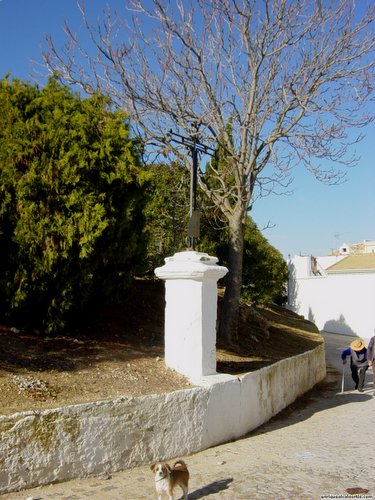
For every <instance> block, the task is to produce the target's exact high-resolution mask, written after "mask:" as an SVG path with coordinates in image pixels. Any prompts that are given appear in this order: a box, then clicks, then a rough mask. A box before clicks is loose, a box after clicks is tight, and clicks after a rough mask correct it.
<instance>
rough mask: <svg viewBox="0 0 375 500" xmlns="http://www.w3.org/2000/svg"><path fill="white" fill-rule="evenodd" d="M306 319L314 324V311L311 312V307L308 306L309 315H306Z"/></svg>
mask: <svg viewBox="0 0 375 500" xmlns="http://www.w3.org/2000/svg"><path fill="white" fill-rule="evenodd" d="M307 319H308V320H309V321H311V323H314V325H315V316H314V313H313V312H312V309H311V307H309V316H308V318H307Z"/></svg>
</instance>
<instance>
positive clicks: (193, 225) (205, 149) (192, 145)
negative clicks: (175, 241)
mask: <svg viewBox="0 0 375 500" xmlns="http://www.w3.org/2000/svg"><path fill="white" fill-rule="evenodd" d="M198 127H199V125H198V126H195V128H196V131H195V132H194V133H193V134H191V135H190V136H184V135H181V134H177V133H176V132H173V131H172V129H171V130H170V131H169V133H168V136H169V137H171V140H172V141H174V142H177V143H178V144H182V145H184V146H186V147H188V148H189V149H190V151H191V156H192V170H191V176H190V211H189V215H190V220H189V225H188V237H189V247H190V248H191V249H192V250H195V242H196V240H197V238H199V231H200V215H199V210H198V209H197V178H198V154H199V153H204V154H206V155H209V156H215V154H216V152H215V150H214V149H213V148H211V147H210V146H207V145H206V144H202V143H201V142H199V140H198V138H197V133H198Z"/></svg>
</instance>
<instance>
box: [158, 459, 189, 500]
mask: <svg viewBox="0 0 375 500" xmlns="http://www.w3.org/2000/svg"><path fill="white" fill-rule="evenodd" d="M150 469H151V470H152V472H153V473H154V474H155V488H156V493H157V495H158V500H161V498H162V495H163V493H166V494H167V497H168V500H173V490H174V489H175V487H176V486H180V488H181V489H182V491H183V492H184V497H183V498H184V499H185V500H188V484H189V471H188V469H187V467H186V464H185V462H184V461H183V460H178V461H177V462H176V463H175V464H174V465H173V467H171V466H170V465H169V464H166V463H164V462H159V463H156V464H152V465H151V466H150Z"/></svg>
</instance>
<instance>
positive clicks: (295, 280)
mask: <svg viewBox="0 0 375 500" xmlns="http://www.w3.org/2000/svg"><path fill="white" fill-rule="evenodd" d="M308 259H309V257H298V258H297V259H296V260H294V259H293V264H294V263H296V267H295V268H294V270H293V269H291V267H290V281H289V291H288V307H289V308H290V309H292V310H293V311H294V312H296V313H297V314H300V315H302V316H304V317H305V318H306V319H308V320H310V321H312V322H313V323H315V324H316V326H317V327H318V328H319V330H325V331H327V332H332V333H340V334H343V335H353V336H358V337H361V338H364V339H369V338H370V337H372V335H373V334H374V327H375V273H361V272H358V273H350V274H349V273H347V274H329V275H323V276H311V275H309V274H308V273H306V272H305V269H306V266H307V262H308ZM331 265H332V264H331Z"/></svg>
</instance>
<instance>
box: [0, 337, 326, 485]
mask: <svg viewBox="0 0 375 500" xmlns="http://www.w3.org/2000/svg"><path fill="white" fill-rule="evenodd" d="M325 374H326V365H325V354H324V345H323V344H321V345H319V346H318V347H317V348H316V349H314V350H312V351H309V352H306V353H304V354H301V355H299V356H296V357H293V358H289V359H285V360H282V361H279V362H278V363H276V364H273V365H271V366H268V367H266V368H262V369H261V370H258V371H255V372H251V373H247V374H245V375H242V376H230V375H220V374H218V375H212V376H208V377H204V379H202V381H201V386H200V387H196V388H193V389H189V390H182V391H176V392H172V393H168V394H161V395H151V396H144V397H136V398H132V397H129V398H125V397H124V398H120V399H116V400H113V401H103V402H97V403H90V404H81V405H74V406H69V407H65V408H57V409H53V410H44V411H30V412H19V413H15V414H14V415H10V416H2V417H0V493H5V492H11V491H17V490H20V489H22V488H30V487H33V486H37V485H42V484H48V483H51V482H58V481H66V480H69V479H72V478H76V477H83V476H88V475H94V474H100V473H102V472H110V471H112V472H115V471H118V470H123V469H126V468H131V467H134V466H136V465H140V464H145V463H151V462H153V461H155V460H159V459H160V460H163V459H170V458H173V457H177V456H183V455H189V454H191V453H194V452H197V451H200V450H202V449H205V448H208V447H210V446H214V445H216V444H219V443H223V442H226V441H229V440H231V439H235V438H238V437H240V436H243V435H244V434H246V433H248V432H250V431H251V430H253V429H255V428H257V427H258V426H259V425H261V424H262V423H264V422H266V421H267V420H269V419H270V418H271V417H272V416H273V415H275V414H276V413H278V412H279V411H280V410H282V409H283V408H285V407H286V406H288V405H289V404H291V403H292V402H293V401H294V400H295V399H296V398H297V397H298V396H300V395H301V394H303V393H305V392H306V391H308V390H309V389H311V388H312V387H313V386H314V385H315V384H316V383H318V382H319V381H321V380H322V379H323V378H324V377H325Z"/></svg>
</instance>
